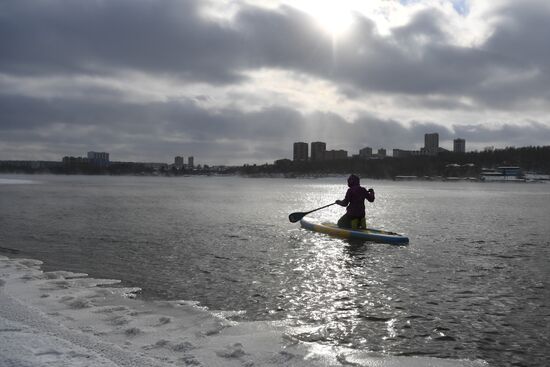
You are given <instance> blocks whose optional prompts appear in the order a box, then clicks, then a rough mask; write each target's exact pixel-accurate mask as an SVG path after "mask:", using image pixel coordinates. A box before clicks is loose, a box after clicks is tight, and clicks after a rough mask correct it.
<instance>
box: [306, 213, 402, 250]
mask: <svg viewBox="0 0 550 367" xmlns="http://www.w3.org/2000/svg"><path fill="white" fill-rule="evenodd" d="M300 225H301V226H302V227H303V228H306V229H309V230H312V231H315V232H320V233H326V234H328V235H331V236H336V237H342V238H357V239H362V240H365V241H373V242H382V243H389V244H394V245H404V244H407V243H409V238H408V237H406V236H403V235H400V234H399V233H394V232H388V231H383V230H380V229H374V228H367V229H347V228H340V227H338V226H337V225H336V224H334V223H314V222H311V221H308V220H307V219H301V220H300Z"/></svg>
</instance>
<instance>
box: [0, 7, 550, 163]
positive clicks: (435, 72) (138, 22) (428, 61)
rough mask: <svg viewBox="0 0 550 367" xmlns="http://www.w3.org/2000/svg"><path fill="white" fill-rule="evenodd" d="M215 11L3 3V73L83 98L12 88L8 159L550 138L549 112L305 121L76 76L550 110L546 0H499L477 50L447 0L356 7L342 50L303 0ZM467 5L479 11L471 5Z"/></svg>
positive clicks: (4, 104)
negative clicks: (388, 20)
mask: <svg viewBox="0 0 550 367" xmlns="http://www.w3.org/2000/svg"><path fill="white" fill-rule="evenodd" d="M205 4H207V2H204V1H199V0H185V1H182V0H162V1H157V0H113V1H103V0H101V1H84V0H42V1H38V2H37V1H32V0H4V1H2V2H1V3H0V44H2V51H1V52H0V77H3V76H8V77H14V79H17V78H26V77H28V78H33V77H40V78H43V79H48V78H50V77H53V76H59V77H60V79H63V80H65V81H67V80H69V82H66V83H65V84H63V85H61V84H56V85H55V88H56V91H55V92H56V93H52V95H54V96H55V95H57V96H59V95H63V96H71V98H67V97H64V98H61V97H48V98H46V97H44V98H38V97H36V96H35V97H30V96H28V95H25V93H24V92H21V91H19V92H16V91H12V90H8V89H7V88H5V86H7V85H8V84H6V83H0V88H2V90H0V132H1V137H0V143H1V144H2V145H0V152H9V154H12V152H16V151H17V150H16V148H15V144H19V145H20V146H21V147H32V148H29V149H31V150H33V151H34V149H39V148H37V147H40V146H42V147H43V150H44V151H47V152H52V151H54V149H52V148H51V145H55V146H57V147H59V148H58V151H59V154H60V155H64V154H77V153H78V152H76V151H75V150H81V151H82V152H83V151H86V150H88V149H105V150H109V151H112V152H113V153H114V154H115V155H114V156H116V154H120V157H121V159H132V158H131V157H132V156H135V157H138V156H141V155H143V156H147V155H148V156H151V157H156V159H166V157H171V156H173V155H174V154H176V153H179V154H183V153H184V152H185V151H192V153H190V154H194V155H196V156H202V157H204V158H205V159H211V160H212V161H216V160H218V161H220V162H221V161H224V160H226V161H232V162H236V161H240V162H242V161H246V160H250V161H258V160H272V159H276V158H282V157H285V156H286V157H288V156H289V155H290V147H291V143H292V142H293V141H297V140H304V141H313V140H323V141H326V142H327V143H328V144H329V149H338V148H343V149H348V150H350V152H356V151H357V150H358V149H359V148H362V147H363V146H367V145H368V146H372V147H375V148H377V147H384V148H387V149H392V148H394V147H395V148H404V149H415V148H418V147H419V146H421V145H422V143H423V135H424V133H426V132H432V131H435V132H439V133H440V136H441V139H442V140H451V139H453V137H455V136H456V137H458V136H460V137H464V138H466V139H467V141H468V142H472V143H474V142H475V143H479V144H484V143H491V142H501V144H504V145H534V144H545V143H547V142H548V141H549V139H548V138H549V134H548V127H547V125H545V124H543V122H544V121H543V122H540V121H539V122H523V121H508V122H503V123H501V124H500V126H499V127H496V128H487V127H483V125H480V123H482V121H479V122H476V123H475V124H472V125H469V126H459V125H456V126H453V127H452V128H451V127H449V126H450V123H451V122H452V121H448V122H441V124H434V123H433V122H430V121H431V120H433V119H431V118H430V117H429V116H428V117H427V118H426V119H425V121H423V122H418V121H413V122H409V121H397V120H393V119H380V118H377V117H376V116H371V115H367V114H363V115H362V116H361V117H359V118H358V119H356V120H355V121H353V122H350V121H347V120H346V119H344V118H342V117H341V116H339V115H338V114H335V113H321V112H313V113H309V114H304V113H303V112H299V111H298V110H296V109H295V108H294V107H291V106H289V105H287V106H284V105H281V104H279V105H273V106H270V107H265V108H263V109H261V110H259V111H255V112H245V111H242V110H240V109H239V108H237V107H233V108H227V107H226V108H211V109H205V108H202V107H200V106H201V103H206V104H208V102H210V101H211V97H210V96H208V95H206V94H199V93H196V94H194V96H190V97H187V98H182V99H180V100H168V101H165V102H140V103H138V102H134V103H131V102H128V98H125V97H126V96H125V94H124V93H125V92H124V91H123V90H122V89H120V90H117V89H114V88H110V87H101V86H96V85H90V86H83V85H82V84H80V85H78V86H77V85H76V83H75V84H71V82H70V80H71V77H76V76H86V77H89V78H94V77H98V76H99V77H101V76H109V77H110V78H111V79H116V78H117V77H119V76H120V75H121V74H124V73H125V72H127V71H129V72H131V71H139V72H142V73H145V74H147V75H148V76H150V77H151V78H154V77H155V76H162V77H163V78H167V79H169V78H174V79H177V81H178V82H179V83H186V82H201V83H204V84H208V85H213V86H220V85H224V86H225V87H227V88H229V87H230V86H232V85H238V84H240V83H242V82H243V81H245V80H247V79H246V78H247V77H246V75H247V72H249V71H258V70H263V69H276V70H283V71H289V72H290V73H292V74H289V75H300V74H306V75H308V76H310V77H314V78H321V79H324V80H328V81H331V82H332V83H333V84H334V85H336V87H337V88H339V90H340V91H341V92H342V93H343V94H344V95H345V96H346V97H348V98H350V99H355V100H357V101H361V99H362V98H364V96H365V95H377V94H381V95H385V96H390V97H393V98H394V100H396V101H397V100H401V101H402V104H403V105H406V106H407V107H408V108H411V107H418V108H422V109H425V110H427V111H429V110H431V109H433V110H438V111H441V110H447V111H450V112H451V111H467V112H468V113H471V112H475V110H476V109H477V110H479V111H483V112H484V113H487V111H489V112H490V111H491V110H499V111H514V112H517V111H530V110H532V109H536V111H539V112H544V111H547V110H548V106H549V105H550V103H549V102H550V89H548V87H547V86H548V85H549V83H550V72H549V71H550V48H549V47H547V44H548V38H549V36H550V22H548V19H550V5H549V4H547V3H546V2H544V1H535V0H526V1H522V2H516V1H509V2H508V3H506V4H505V5H504V6H499V7H497V8H494V9H493V11H492V13H489V14H488V15H487V16H488V17H489V18H490V19H491V21H492V23H491V26H492V27H493V28H494V29H493V32H492V35H491V36H490V37H489V38H488V39H487V40H486V41H484V42H482V43H481V44H479V45H477V46H469V47H466V46H457V45H456V44H454V43H453V41H452V39H453V37H452V35H451V34H450V33H449V29H448V28H449V27H448V24H447V20H446V18H445V17H446V15H445V14H443V13H441V12H440V11H438V10H435V9H427V10H424V11H422V12H420V13H418V14H416V15H415V16H414V17H413V18H412V19H411V20H410V22H408V23H407V24H405V25H403V26H400V27H398V28H394V29H392V30H391V33H390V34H389V35H382V34H380V33H379V32H378V30H377V28H376V25H375V24H374V23H373V21H371V20H369V19H368V18H366V17H365V16H362V15H359V14H355V20H356V21H355V25H354V27H353V29H352V30H351V31H350V35H349V37H347V38H342V39H340V40H339V41H338V42H337V43H333V40H332V39H331V37H330V36H329V35H328V34H327V33H325V32H322V31H321V30H320V29H319V26H318V25H317V24H316V23H315V22H314V20H313V19H312V18H311V17H310V16H308V15H307V14H305V13H303V12H301V11H298V10H296V9H293V8H292V7H289V6H282V7H279V8H278V9H275V10H273V9H264V8H260V7H254V6H250V5H245V4H239V3H237V4H238V5H237V11H236V14H235V16H234V17H233V18H232V19H227V20H223V21H222V20H214V19H211V18H207V17H205V16H204V15H203V14H202V13H201V11H202V7H204V6H205ZM453 4H454V5H455V7H458V8H460V9H462V11H461V13H462V14H465V13H467V9H466V8H464V4H465V3H464V2H462V1H454V2H453ZM125 75H128V74H125ZM0 81H1V80H0ZM144 88H147V86H144ZM200 93H202V92H200ZM239 93H242V91H239V90H235V91H230V92H228V93H227V94H226V97H227V98H231V96H236V95H238V94H239ZM34 95H36V94H34ZM252 97H254V96H252ZM262 97H263V96H259V98H260V99H261V98H262ZM246 98H247V97H246V96H245V97H243V95H242V94H241V95H240V97H239V99H240V100H243V99H246ZM465 100H466V101H467V102H465ZM397 107H399V106H397ZM514 115H518V114H517V113H515V114H514ZM539 115H540V114H539ZM545 123H546V122H545ZM76 142H80V143H76ZM22 149H23V148H22ZM67 150H69V151H67ZM4 154H5V153H4ZM2 158H9V157H2Z"/></svg>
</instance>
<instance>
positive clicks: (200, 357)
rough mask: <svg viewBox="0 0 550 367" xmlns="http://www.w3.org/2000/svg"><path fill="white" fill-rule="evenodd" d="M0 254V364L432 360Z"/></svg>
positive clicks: (471, 364) (470, 366) (388, 363)
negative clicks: (309, 334)
mask: <svg viewBox="0 0 550 367" xmlns="http://www.w3.org/2000/svg"><path fill="white" fill-rule="evenodd" d="M41 264H42V263H41V262H40V261H37V260H30V259H17V258H7V257H4V256H0V365H1V366H30V367H35V366H36V367H37V366H99V367H103V366H105V367H106V366H109V367H112V366H145V367H147V366H155V367H156V366H176V365H177V366H208V367H210V366H213V367H216V366H229V367H231V366H246V367H252V366H298V367H300V366H371V367H374V366H377V367H378V366H379V367H394V366H412V367H414V366H434V367H435V366H441V367H456V366H467V367H479V366H487V364H486V363H485V362H483V361H468V360H450V359H438V358H426V357H397V356H388V355H382V354H373V353H369V352H367V351H357V350H351V349H346V348H339V347H332V346H326V345H322V344H319V343H315V342H309V343H308V342H303V341H299V340H298V339H296V338H295V337H294V336H293V335H296V334H297V333H298V332H297V331H296V330H293V327H292V326H290V325H289V324H287V323H285V322H260V321H258V322H238V323H237V322H234V321H231V320H229V319H227V318H226V317H225V316H226V315H228V314H230V313H227V312H211V311H210V310H207V309H206V308H204V307H200V306H199V305H197V304H196V303H195V302H189V301H158V302H151V301H143V300H139V299H133V297H132V295H134V294H135V293H136V292H137V291H139V289H138V288H128V287H122V286H120V284H119V283H120V282H119V281H118V280H113V279H95V278H91V277H88V276H87V275H86V274H81V273H71V272H66V271H55V272H44V271H42V270H41Z"/></svg>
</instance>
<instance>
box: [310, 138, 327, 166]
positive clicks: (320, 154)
mask: <svg viewBox="0 0 550 367" xmlns="http://www.w3.org/2000/svg"><path fill="white" fill-rule="evenodd" d="M326 151H327V143H323V142H321V141H314V142H313V143H311V160H312V161H322V160H323V159H325V152H326Z"/></svg>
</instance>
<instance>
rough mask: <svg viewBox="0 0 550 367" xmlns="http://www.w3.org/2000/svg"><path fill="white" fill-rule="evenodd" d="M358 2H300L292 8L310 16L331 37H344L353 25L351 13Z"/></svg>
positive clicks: (305, 0)
mask: <svg viewBox="0 0 550 367" xmlns="http://www.w3.org/2000/svg"><path fill="white" fill-rule="evenodd" d="M358 3H359V2H358V1H351V0H340V1H338V0H324V1H323V0H321V1H319V0H318V1H315V0H301V1H296V2H292V4H293V5H294V6H296V7H297V8H299V9H301V10H303V11H305V12H306V13H308V14H310V15H311V16H312V17H313V18H314V19H315V20H316V21H317V22H318V23H319V25H320V26H321V27H322V28H323V29H325V30H326V31H327V32H328V33H329V34H330V35H331V36H333V37H339V36H342V35H344V34H345V33H346V32H347V31H348V30H349V29H350V28H351V26H352V25H353V20H354V18H353V11H354V10H356V9H357V7H356V6H354V5H356V4H358Z"/></svg>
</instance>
